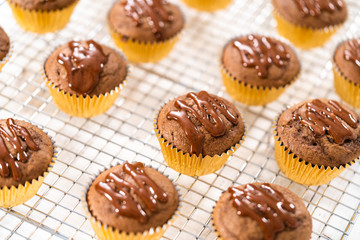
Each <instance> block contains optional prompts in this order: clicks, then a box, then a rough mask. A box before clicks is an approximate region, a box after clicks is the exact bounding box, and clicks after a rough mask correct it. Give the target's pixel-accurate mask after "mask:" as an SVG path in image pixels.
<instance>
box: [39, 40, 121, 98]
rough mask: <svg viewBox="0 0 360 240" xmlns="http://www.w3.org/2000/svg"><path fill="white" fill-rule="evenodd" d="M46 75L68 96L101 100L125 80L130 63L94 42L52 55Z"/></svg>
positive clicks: (77, 43) (76, 44) (67, 47)
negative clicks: (94, 97) (88, 96)
mask: <svg viewBox="0 0 360 240" xmlns="http://www.w3.org/2000/svg"><path fill="white" fill-rule="evenodd" d="M45 74H46V76H47V78H48V80H49V81H50V82H51V83H52V84H54V86H55V87H57V88H59V89H60V90H62V91H64V92H65V93H70V94H76V95H90V96H94V95H95V96H99V95H100V94H105V93H109V92H110V91H111V90H114V89H115V88H116V87H118V86H119V85H120V84H121V83H122V82H123V81H124V80H125V78H126V75H127V62H126V60H125V59H124V58H123V57H122V56H121V54H119V53H118V52H117V51H116V50H114V49H112V48H109V47H107V46H105V45H102V44H99V43H97V42H95V41H93V40H88V41H71V42H69V43H67V44H65V45H63V46H61V47H59V48H57V49H56V50H55V51H54V52H52V53H51V55H50V56H49V58H48V59H47V60H46V62H45Z"/></svg>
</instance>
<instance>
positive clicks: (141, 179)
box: [87, 162, 179, 233]
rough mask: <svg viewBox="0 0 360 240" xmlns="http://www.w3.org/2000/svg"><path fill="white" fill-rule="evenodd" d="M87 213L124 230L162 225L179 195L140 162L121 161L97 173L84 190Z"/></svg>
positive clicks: (160, 177)
mask: <svg viewBox="0 0 360 240" xmlns="http://www.w3.org/2000/svg"><path fill="white" fill-rule="evenodd" d="M87 203H88V208H89V210H90V212H91V215H92V216H93V217H95V219H96V220H97V221H99V222H101V223H102V224H106V225H108V226H111V227H114V228H115V229H118V230H120V231H124V232H134V233H136V232H144V231H147V230H149V229H151V228H156V227H158V226H162V225H164V224H165V223H167V222H168V220H170V219H171V218H172V216H173V215H174V213H175V211H176V210H177V208H178V205H179V195H178V192H177V191H176V188H175V186H174V185H173V184H172V182H171V181H170V180H169V179H168V178H167V177H165V176H164V175H163V174H161V173H160V172H158V171H156V170H155V169H152V168H150V167H145V166H144V165H143V164H142V163H140V162H137V163H134V164H131V163H125V164H123V165H118V166H115V167H112V168H110V169H108V170H106V171H105V172H103V173H101V174H100V175H99V176H98V177H96V179H95V180H94V181H93V183H92V184H91V186H90V188H89V191H88V193H87Z"/></svg>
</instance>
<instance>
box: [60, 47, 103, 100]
mask: <svg viewBox="0 0 360 240" xmlns="http://www.w3.org/2000/svg"><path fill="white" fill-rule="evenodd" d="M86 43H87V44H88V47H85V46H83V44H82V43H81V42H78V41H71V42H69V44H68V45H69V48H70V49H71V55H70V56H66V55H65V54H64V53H60V54H59V56H58V57H57V61H58V63H60V64H61V65H63V66H64V67H65V69H66V72H67V75H68V78H69V87H70V88H71V89H72V90H74V91H76V92H78V93H80V94H88V93H91V91H93V90H94V88H95V87H96V86H97V84H98V83H99V79H100V73H101V72H102V71H103V67H104V64H105V63H106V62H107V56H106V55H105V54H104V53H103V51H102V48H101V46H100V45H99V44H98V43H96V42H95V41H93V40H89V41H86Z"/></svg>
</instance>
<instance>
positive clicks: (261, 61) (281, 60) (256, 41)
mask: <svg viewBox="0 0 360 240" xmlns="http://www.w3.org/2000/svg"><path fill="white" fill-rule="evenodd" d="M233 46H234V47H236V49H238V50H239V52H240V55H241V61H242V65H243V66H244V67H247V68H256V69H257V70H258V76H259V77H261V78H266V77H267V76H268V69H269V67H270V66H271V65H272V64H275V65H276V66H278V67H283V66H284V65H285V62H287V61H289V60H290V54H289V53H288V52H287V51H286V49H285V47H284V46H283V45H282V44H281V43H278V42H275V41H274V40H272V39H271V38H268V37H264V36H255V35H248V36H247V37H246V39H237V40H235V41H234V42H233Z"/></svg>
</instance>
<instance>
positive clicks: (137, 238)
mask: <svg viewBox="0 0 360 240" xmlns="http://www.w3.org/2000/svg"><path fill="white" fill-rule="evenodd" d="M114 166H116V165H111V166H110V168H111V167H114ZM105 170H106V169H105V168H104V169H101V170H99V171H98V173H97V174H96V175H93V176H92V177H91V179H90V181H89V182H88V184H87V187H86V189H85V190H84V192H83V194H82V197H81V201H82V204H83V207H84V210H85V213H86V216H87V218H88V219H89V221H90V223H91V226H92V228H93V229H94V232H95V234H96V235H97V237H98V238H99V239H100V240H105V239H108V240H110V239H122V240H157V239H160V238H161V237H162V236H163V235H164V233H165V231H166V230H167V229H168V227H169V226H170V225H171V224H172V223H173V222H174V221H175V219H176V217H177V216H178V215H179V209H180V208H181V206H182V205H181V202H182V199H181V194H180V193H179V189H178V188H177V185H176V184H175V183H174V182H173V180H172V179H170V181H171V182H172V184H174V186H175V188H176V190H177V192H178V194H179V205H178V209H177V210H176V211H175V212H174V214H173V216H172V217H171V218H170V219H169V220H168V221H167V223H165V224H164V225H162V226H158V227H156V228H150V229H149V230H147V231H144V232H138V233H133V232H124V231H121V230H119V229H116V228H114V227H111V226H109V225H107V224H103V223H101V222H100V221H97V219H96V218H95V217H93V216H92V215H91V212H90V210H89V206H88V203H87V193H88V191H89V188H90V186H91V184H92V182H93V181H94V179H95V178H96V177H97V176H98V175H99V174H100V173H102V172H103V171H105ZM155 170H157V169H155ZM165 176H166V175H165ZM166 177H168V176H166Z"/></svg>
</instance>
